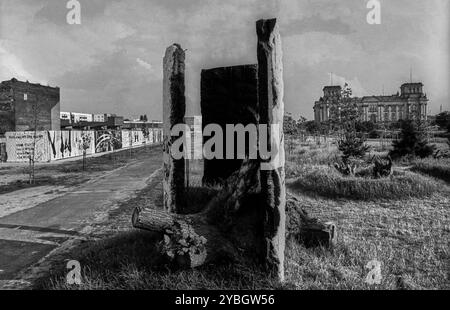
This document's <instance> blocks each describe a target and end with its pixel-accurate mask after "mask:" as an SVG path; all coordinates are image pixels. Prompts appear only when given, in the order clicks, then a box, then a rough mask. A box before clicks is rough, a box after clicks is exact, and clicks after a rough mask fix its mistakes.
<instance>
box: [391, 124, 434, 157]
mask: <svg viewBox="0 0 450 310" xmlns="http://www.w3.org/2000/svg"><path fill="white" fill-rule="evenodd" d="M392 146H393V150H392V151H391V152H390V153H389V155H390V156H391V157H392V158H394V159H398V158H401V157H404V156H407V155H409V156H418V157H420V158H425V157H428V156H431V155H432V154H433V153H434V150H435V147H434V146H433V145H430V144H428V142H427V141H426V139H425V137H424V135H423V130H422V128H421V125H420V124H415V123H414V122H412V121H404V122H403V123H402V130H401V133H400V139H399V140H396V141H394V142H393V144H392Z"/></svg>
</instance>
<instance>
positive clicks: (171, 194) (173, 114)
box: [163, 44, 186, 213]
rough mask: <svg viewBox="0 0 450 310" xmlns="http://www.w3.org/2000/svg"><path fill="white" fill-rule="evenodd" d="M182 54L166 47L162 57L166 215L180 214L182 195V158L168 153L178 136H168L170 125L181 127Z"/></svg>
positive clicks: (176, 48)
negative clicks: (167, 213)
mask: <svg viewBox="0 0 450 310" xmlns="http://www.w3.org/2000/svg"><path fill="white" fill-rule="evenodd" d="M184 61H185V53H184V50H183V49H182V48H181V46H180V45H178V44H173V45H171V46H169V47H168V48H167V50H166V54H165V56H164V67H163V70H164V80H163V121H164V133H163V152H164V154H163V159H164V167H163V168H164V179H163V199H164V208H165V209H166V210H167V211H169V212H175V213H180V212H181V211H182V209H183V203H184V202H183V196H184V190H185V185H184V159H178V160H175V159H174V158H173V156H172V155H173V154H172V152H171V146H172V143H173V142H174V141H175V140H177V139H178V138H179V137H178V136H171V129H172V127H173V126H174V125H177V124H184V115H185V113H186V98H185V94H184V91H185V84H184V72H185V63H184Z"/></svg>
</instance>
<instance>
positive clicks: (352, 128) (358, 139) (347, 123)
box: [335, 83, 370, 164]
mask: <svg viewBox="0 0 450 310" xmlns="http://www.w3.org/2000/svg"><path fill="white" fill-rule="evenodd" d="M351 96H352V89H351V88H350V86H349V85H348V84H347V83H345V86H344V88H343V89H342V93H341V99H340V101H339V102H338V103H337V107H335V110H336V109H337V111H338V116H337V121H336V119H335V124H337V125H338V127H339V128H340V130H341V131H342V134H341V137H340V138H339V140H338V148H339V151H341V152H342V161H343V163H344V164H348V163H349V161H350V159H351V158H362V157H364V155H365V154H366V153H367V151H368V150H369V149H370V147H369V146H367V145H366V144H365V142H366V139H365V137H364V134H362V133H357V132H356V123H357V122H358V107H357V104H356V101H355V100H353V99H352V97H351Z"/></svg>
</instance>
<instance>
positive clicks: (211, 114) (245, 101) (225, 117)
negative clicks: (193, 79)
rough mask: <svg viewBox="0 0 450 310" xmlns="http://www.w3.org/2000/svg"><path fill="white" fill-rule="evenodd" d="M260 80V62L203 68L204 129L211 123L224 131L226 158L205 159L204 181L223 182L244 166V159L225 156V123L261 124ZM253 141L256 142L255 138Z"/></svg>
mask: <svg viewBox="0 0 450 310" xmlns="http://www.w3.org/2000/svg"><path fill="white" fill-rule="evenodd" d="M257 79H258V66H257V65H241V66H233V67H222V68H214V69H208V70H203V71H202V73H201V110H202V111H201V112H202V118H203V128H205V127H206V126H207V125H209V124H218V125H219V126H220V127H221V128H222V131H223V133H224V140H223V156H224V157H223V159H211V160H207V159H205V160H204V174H203V183H204V184H215V183H222V182H223V181H225V180H226V179H227V178H228V177H229V176H231V174H232V173H233V172H235V171H237V170H239V168H240V167H241V164H242V159H226V153H227V145H226V125H227V124H233V125H236V124H242V125H244V126H246V125H248V124H258V115H257V111H258V108H257V106H258V93H257ZM209 139H210V137H205V138H204V142H206V141H208V140H209ZM236 140H237V139H236ZM255 140H256V139H255ZM253 142H254V143H256V141H253ZM255 149H256V145H255ZM236 150H237V145H236V144H235V145H234V154H237V152H236ZM246 152H248V150H246ZM234 158H237V156H235V157H234Z"/></svg>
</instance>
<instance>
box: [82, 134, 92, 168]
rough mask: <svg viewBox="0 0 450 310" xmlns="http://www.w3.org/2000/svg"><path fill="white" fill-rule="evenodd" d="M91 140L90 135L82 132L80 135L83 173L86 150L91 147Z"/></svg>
mask: <svg viewBox="0 0 450 310" xmlns="http://www.w3.org/2000/svg"><path fill="white" fill-rule="evenodd" d="M91 144H92V138H91V135H89V134H85V133H84V132H83V133H82V134H81V144H80V148H81V150H82V151H83V171H86V154H87V150H88V149H89V148H90V147H91Z"/></svg>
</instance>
